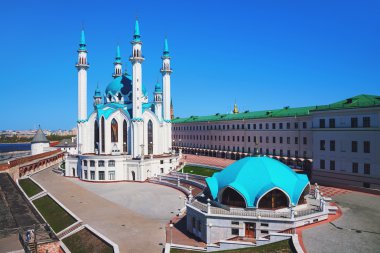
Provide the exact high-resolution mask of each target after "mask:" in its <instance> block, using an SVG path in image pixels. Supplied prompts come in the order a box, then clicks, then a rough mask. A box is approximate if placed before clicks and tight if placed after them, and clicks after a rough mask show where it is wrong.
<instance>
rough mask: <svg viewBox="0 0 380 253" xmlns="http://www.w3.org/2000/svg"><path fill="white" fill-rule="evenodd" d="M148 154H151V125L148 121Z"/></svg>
mask: <svg viewBox="0 0 380 253" xmlns="http://www.w3.org/2000/svg"><path fill="white" fill-rule="evenodd" d="M148 154H153V123H152V121H151V120H149V121H148Z"/></svg>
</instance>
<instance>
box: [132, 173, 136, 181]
mask: <svg viewBox="0 0 380 253" xmlns="http://www.w3.org/2000/svg"><path fill="white" fill-rule="evenodd" d="M132 181H136V174H135V172H134V171H132Z"/></svg>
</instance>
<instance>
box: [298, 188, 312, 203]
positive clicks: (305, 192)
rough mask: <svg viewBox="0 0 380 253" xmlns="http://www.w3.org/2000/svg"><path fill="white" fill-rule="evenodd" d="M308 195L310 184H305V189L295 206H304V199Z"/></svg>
mask: <svg viewBox="0 0 380 253" xmlns="http://www.w3.org/2000/svg"><path fill="white" fill-rule="evenodd" d="M309 193H310V184H307V185H306V186H305V189H304V190H303V192H302V194H301V196H300V198H299V199H298V203H297V205H302V204H306V199H305V196H306V195H308V194H309Z"/></svg>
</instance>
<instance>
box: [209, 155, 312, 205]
mask: <svg viewBox="0 0 380 253" xmlns="http://www.w3.org/2000/svg"><path fill="white" fill-rule="evenodd" d="M206 183H207V185H208V187H209V189H210V192H211V195H212V198H213V199H214V200H216V199H217V198H218V196H219V193H220V191H222V190H224V189H225V188H226V187H231V188H233V189H235V190H236V191H238V192H239V193H240V194H241V195H242V196H243V197H244V199H245V201H246V204H247V207H250V208H252V207H253V208H254V207H257V204H258V203H257V202H258V200H259V199H260V198H261V197H262V196H263V195H265V193H267V192H268V191H269V190H272V189H276V188H277V189H280V190H282V191H283V192H285V193H286V194H287V195H288V196H289V200H290V202H291V204H293V205H297V203H298V200H299V198H300V196H301V194H302V192H303V190H304V189H305V187H306V186H307V185H308V184H309V180H308V178H307V176H306V175H304V174H297V173H295V172H294V171H293V170H292V169H291V168H289V167H288V166H286V165H285V164H283V163H282V162H280V161H277V160H275V159H272V158H269V157H246V158H243V159H240V160H239V161H237V162H234V163H233V164H231V165H229V166H227V167H226V168H225V169H223V170H222V171H220V172H217V173H214V175H212V177H208V178H206Z"/></svg>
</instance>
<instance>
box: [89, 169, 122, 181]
mask: <svg viewBox="0 0 380 253" xmlns="http://www.w3.org/2000/svg"><path fill="white" fill-rule="evenodd" d="M84 179H88V172H87V170H84ZM90 180H95V171H90ZM98 180H106V179H105V172H104V171H98ZM108 180H115V171H114V170H112V171H108Z"/></svg>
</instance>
